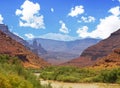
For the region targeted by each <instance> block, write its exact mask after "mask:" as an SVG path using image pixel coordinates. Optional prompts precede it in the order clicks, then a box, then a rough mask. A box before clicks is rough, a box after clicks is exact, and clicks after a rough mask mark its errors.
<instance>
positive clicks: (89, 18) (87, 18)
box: [78, 16, 95, 23]
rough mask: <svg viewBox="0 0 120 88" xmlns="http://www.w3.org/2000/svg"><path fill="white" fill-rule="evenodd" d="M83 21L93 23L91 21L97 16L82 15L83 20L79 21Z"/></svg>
mask: <svg viewBox="0 0 120 88" xmlns="http://www.w3.org/2000/svg"><path fill="white" fill-rule="evenodd" d="M81 21H83V22H85V23H91V22H95V18H94V17H93V16H88V17H85V16H82V17H81V20H78V22H81Z"/></svg>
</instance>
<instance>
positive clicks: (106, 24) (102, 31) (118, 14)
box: [77, 6, 120, 39]
mask: <svg viewBox="0 0 120 88" xmlns="http://www.w3.org/2000/svg"><path fill="white" fill-rule="evenodd" d="M118 8H119V9H118ZM108 12H109V13H111V15H109V16H107V17H105V18H103V19H100V23H99V24H98V25H97V27H96V29H95V30H94V31H92V32H88V28H87V27H86V28H84V27H83V28H79V29H78V30H77V33H78V34H79V36H80V37H84V38H85V37H92V38H102V39H105V38H107V37H109V36H110V34H111V33H113V32H115V31H117V30H118V29H119V28H120V7H119V6H116V7H113V8H111V9H110V10H109V11H108ZM83 34H84V35H83Z"/></svg>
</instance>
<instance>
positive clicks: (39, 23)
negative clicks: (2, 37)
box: [15, 0, 45, 29]
mask: <svg viewBox="0 0 120 88" xmlns="http://www.w3.org/2000/svg"><path fill="white" fill-rule="evenodd" d="M39 11H40V5H39V4H38V3H33V2H31V1H29V0H25V2H24V3H23V5H21V7H20V9H17V10H16V13H15V14H16V15H17V16H19V17H20V20H19V25H20V26H23V27H31V28H35V29H41V28H43V29H44V28H45V25H44V20H43V18H44V17H43V15H40V13H39Z"/></svg>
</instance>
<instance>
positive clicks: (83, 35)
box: [76, 26, 88, 38]
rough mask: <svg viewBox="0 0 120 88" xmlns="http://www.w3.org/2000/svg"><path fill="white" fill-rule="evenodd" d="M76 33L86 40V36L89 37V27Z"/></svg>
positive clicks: (82, 28)
mask: <svg viewBox="0 0 120 88" xmlns="http://www.w3.org/2000/svg"><path fill="white" fill-rule="evenodd" d="M76 33H77V34H79V36H80V37H82V38H85V37H86V36H88V27H87V26H83V27H81V28H79V29H78V30H77V31H76Z"/></svg>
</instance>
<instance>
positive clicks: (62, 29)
mask: <svg viewBox="0 0 120 88" xmlns="http://www.w3.org/2000/svg"><path fill="white" fill-rule="evenodd" d="M59 23H60V24H61V28H60V29H59V31H60V32H62V33H65V34H67V33H69V30H68V28H67V27H66V25H65V23H64V22H63V21H61V20H60V21H59Z"/></svg>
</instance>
